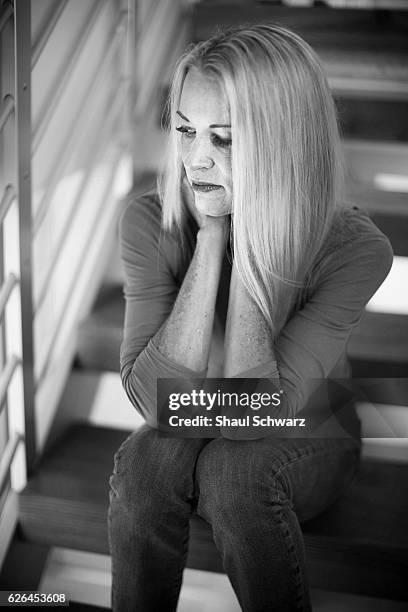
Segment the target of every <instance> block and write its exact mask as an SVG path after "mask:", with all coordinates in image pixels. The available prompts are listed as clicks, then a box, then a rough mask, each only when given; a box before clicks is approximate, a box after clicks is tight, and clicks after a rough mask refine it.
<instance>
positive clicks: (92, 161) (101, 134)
mask: <svg viewBox="0 0 408 612" xmlns="http://www.w3.org/2000/svg"><path fill="white" fill-rule="evenodd" d="M120 99H121V98H120V95H118V91H116V92H115V95H114V96H113V100H112V101H111V102H112V103H111V104H109V105H108V108H109V111H108V115H107V116H105V121H104V125H103V128H102V129H101V130H98V134H97V137H96V139H95V140H94V141H93V143H92V145H91V147H89V149H88V151H87V159H86V163H85V172H84V176H83V178H82V180H81V184H80V186H79V189H78V191H77V193H76V195H75V201H74V204H73V205H72V208H71V210H70V214H69V216H68V220H67V223H66V225H65V226H64V227H63V230H62V232H61V234H62V235H61V236H60V238H59V240H57V241H56V243H57V247H56V249H55V250H54V252H53V253H52V255H51V256H50V258H49V261H50V265H49V266H48V269H47V272H46V273H45V278H44V281H43V284H42V287H41V289H40V294H39V296H38V299H37V300H36V303H35V306H34V316H35V314H36V313H37V312H38V311H39V309H40V308H41V304H42V303H43V301H44V299H45V297H46V295H47V291H48V288H49V283H50V281H51V277H52V275H53V272H54V268H55V264H56V263H57V261H58V259H59V257H60V255H61V253H62V252H63V247H64V244H65V241H66V239H67V237H68V235H69V229H70V227H71V225H72V223H73V222H74V219H75V215H76V212H77V210H78V207H79V204H80V203H81V199H82V195H83V193H84V191H85V188H86V186H87V184H88V180H89V178H90V174H91V172H92V170H93V168H94V167H95V166H96V163H97V161H98V160H97V152H98V150H99V149H100V146H101V143H102V142H103V141H104V139H105V138H106V135H107V134H108V133H109V131H110V129H111V127H112V125H111V124H112V122H113V120H114V119H115V117H116V116H117V108H116V107H117V105H118V102H119V101H120Z"/></svg>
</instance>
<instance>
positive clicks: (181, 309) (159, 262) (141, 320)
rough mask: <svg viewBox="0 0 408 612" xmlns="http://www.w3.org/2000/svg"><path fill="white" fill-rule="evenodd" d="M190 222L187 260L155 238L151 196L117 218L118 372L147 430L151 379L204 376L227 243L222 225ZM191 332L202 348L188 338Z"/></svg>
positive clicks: (152, 417) (152, 404)
mask: <svg viewBox="0 0 408 612" xmlns="http://www.w3.org/2000/svg"><path fill="white" fill-rule="evenodd" d="M197 222H198V223H199V224H200V226H201V227H200V229H199V232H198V234H199V236H197V244H196V248H195V252H194V255H193V258H192V260H191V262H189V263H187V262H185V259H184V256H182V254H181V250H180V248H179V245H178V244H177V243H176V241H175V240H174V239H173V237H171V236H170V235H167V234H161V227H160V226H161V207H160V204H159V202H158V199H157V197H154V196H153V197H152V196H145V197H144V198H141V199H140V200H138V201H136V202H133V203H132V204H130V206H128V207H127V209H126V211H125V213H124V214H123V216H122V218H121V223H120V234H121V257H122V262H123V265H124V272H125V286H124V294H125V299H126V309H125V322H124V334H123V342H122V345H121V352H120V373H121V379H122V384H123V387H124V389H125V391H126V393H127V395H128V397H129V399H130V401H131V402H132V404H133V405H134V407H135V408H136V410H137V411H138V412H139V413H140V414H141V415H142V416H143V417H144V419H145V420H146V422H147V423H148V424H149V425H150V426H152V427H156V426H157V406H156V384H157V379H158V378H179V377H185V378H202V377H204V376H205V375H206V367H207V363H206V360H207V359H208V354H207V353H208V347H209V343H210V339H211V331H212V321H213V316H214V307H215V296H216V293H217V287H218V279H219V271H218V268H219V267H220V266H221V261H222V254H223V248H224V247H223V246H221V245H223V244H225V241H226V239H227V236H226V235H228V230H229V220H228V219H227V218H225V219H216V220H214V223H212V221H211V220H210V221H209V222H208V225H207V223H201V220H200V219H197ZM210 226H211V227H210ZM221 227H223V230H224V232H225V233H226V235H224V233H223V232H221V231H220V228H221ZM207 256H208V257H207ZM186 265H188V269H187V272H185V273H184V272H183V270H185V269H186ZM200 317H201V319H200ZM198 328H200V329H201V331H202V343H201V346H198V343H196V339H195V334H196V333H197V331H196V330H197V329H198ZM208 329H210V332H209V333H207V334H206V337H205V333H204V330H208ZM207 344H208V346H207ZM195 366H197V367H195Z"/></svg>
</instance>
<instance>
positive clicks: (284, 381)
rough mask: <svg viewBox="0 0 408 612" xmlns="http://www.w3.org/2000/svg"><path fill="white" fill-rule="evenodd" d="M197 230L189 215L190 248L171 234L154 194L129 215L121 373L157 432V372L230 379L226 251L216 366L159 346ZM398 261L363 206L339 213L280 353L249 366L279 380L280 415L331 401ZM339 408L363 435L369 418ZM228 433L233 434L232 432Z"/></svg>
mask: <svg viewBox="0 0 408 612" xmlns="http://www.w3.org/2000/svg"><path fill="white" fill-rule="evenodd" d="M196 232H197V225H196V223H195V220H194V219H193V217H192V216H191V215H189V217H188V221H187V223H186V226H185V238H186V245H187V247H186V248H184V249H183V248H182V246H181V244H180V240H179V238H178V237H177V235H176V233H174V234H173V233H171V232H166V231H164V230H163V229H162V227H161V204H160V201H159V198H158V196H157V194H156V193H155V192H150V193H148V194H146V195H144V196H142V197H140V198H138V199H135V200H134V201H132V202H131V203H130V204H129V205H128V207H127V208H126V210H125V211H124V213H123V215H122V217H121V222H120V236H121V258H122V261H123V266H124V272H125V286H124V295H125V300H126V310H125V323H124V337H123V342H122V346H121V352H120V372H121V378H122V383H123V386H124V388H125V390H126V393H127V395H128V397H129V398H130V400H131V402H132V404H133V405H134V407H135V408H136V410H137V411H138V412H139V413H140V414H141V415H142V416H143V417H144V419H145V421H146V423H147V424H148V425H150V426H151V427H155V428H156V427H157V413H156V383H157V379H158V378H179V377H186V378H189V379H191V378H196V379H202V378H205V377H211V376H222V374H221V373H220V371H219V365H220V361H221V360H222V357H220V355H221V348H222V333H223V329H224V328H225V321H226V312H227V306H228V288H229V279H230V274H231V264H230V262H229V258H227V257H224V261H223V266H222V273H221V279H220V286H219V287H220V288H219V292H218V296H217V302H216V314H215V325H214V330H215V331H214V335H213V344H212V349H211V354H210V361H209V366H208V368H207V369H206V370H205V371H200V372H198V371H192V370H190V369H189V368H186V367H184V366H182V365H180V364H178V363H175V362H174V361H172V360H171V359H169V358H167V357H166V356H164V355H163V354H162V353H161V352H160V350H159V349H158V347H157V346H156V345H155V342H154V336H155V334H156V332H157V331H158V330H159V328H160V327H161V325H162V324H163V323H164V322H165V321H166V319H167V317H168V316H169V315H170V313H171V311H172V308H173V305H174V302H175V300H176V297H177V293H178V291H179V288H180V287H181V284H182V282H183V279H184V276H185V274H186V272H187V269H188V266H189V264H190V261H191V259H192V256H193V252H194V246H195V240H196V238H195V236H196ZM391 264H392V249H391V246H390V243H389V241H388V239H387V238H386V237H385V236H384V234H382V233H381V232H380V230H379V229H378V228H377V227H376V226H375V225H374V224H373V222H372V221H371V220H370V218H369V216H368V215H367V213H365V212H364V211H362V210H360V209H359V208H357V207H355V206H353V207H351V206H350V207H345V208H342V209H340V211H339V212H338V213H337V214H336V215H335V217H334V220H333V223H332V226H331V229H330V231H329V233H328V235H327V238H326V240H325V242H324V244H323V247H322V248H321V249H320V252H319V254H318V256H317V257H316V259H315V261H314V263H313V265H312V266H311V269H310V272H309V274H308V276H307V279H306V283H305V287H304V288H302V289H301V290H299V291H300V293H299V296H298V297H299V299H298V300H297V301H296V309H295V310H294V312H292V314H291V316H290V318H289V319H288V321H287V323H286V325H285V326H284V327H283V329H282V330H281V332H280V334H279V336H278V338H277V339H276V341H275V344H274V350H275V357H276V359H275V360H273V361H269V362H267V363H265V364H262V365H261V366H257V367H255V368H253V369H251V370H249V371H247V372H241V373H240V374H239V377H240V378H248V377H254V378H273V379H278V381H279V388H280V389H281V390H282V392H283V397H284V399H285V401H284V406H285V408H284V411H285V414H284V415H280V416H285V417H288V416H289V417H291V416H292V417H293V416H294V415H296V414H298V413H299V412H300V411H301V410H304V409H305V410H306V412H305V413H303V414H308V412H307V409H308V408H309V409H311V410H312V411H315V413H316V414H317V413H318V412H319V406H320V408H321V407H322V406H323V404H325V403H326V404H327V402H328V401H331V400H330V398H328V391H327V388H326V389H325V390H323V391H322V389H323V386H322V381H326V380H330V379H331V380H344V379H348V378H349V377H350V374H351V373H350V366H349V364H348V361H347V357H346V347H347V340H348V338H349V336H350V333H351V331H352V330H353V328H354V327H355V326H356V325H357V324H358V322H359V320H360V318H361V315H362V313H363V311H364V307H365V305H366V304H367V302H368V301H369V299H370V298H371V296H372V295H373V294H374V293H375V291H376V290H377V288H378V287H379V286H380V284H381V283H382V282H383V280H384V279H385V277H386V276H387V274H388V272H389V270H390V267H391ZM217 360H218V363H217ZM325 408H327V406H326V407H325ZM333 410H334V411H336V412H337V415H336V419H335V421H336V423H338V422H339V421H340V422H341V423H342V427H343V428H345V429H346V431H348V432H349V433H350V434H351V435H353V436H354V437H358V435H359V431H360V429H359V425H360V424H359V421H358V419H357V418H356V416H355V413H354V415H353V414H352V412H353V411H351V410H350V409H349V408H347V412H346V414H345V415H343V416H342V417H341V413H340V412H339V410H338V406H337V407H334V408H333ZM339 415H340V417H339ZM324 420H325V419H324ZM336 427H337V425H335V426H334V427H333V428H332V429H330V425H329V428H328V429H324V428H323V434H322V435H326V434H327V432H328V433H329V434H330V432H332V433H333V435H336V433H335V432H336ZM223 435H225V437H233V436H231V435H230V433H228V431H227V430H226V431H225V432H224V433H223Z"/></svg>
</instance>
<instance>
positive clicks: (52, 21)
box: [31, 0, 68, 69]
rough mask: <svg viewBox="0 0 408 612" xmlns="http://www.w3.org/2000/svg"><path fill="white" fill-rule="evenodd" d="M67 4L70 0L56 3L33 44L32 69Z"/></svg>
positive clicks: (61, 0)
mask: <svg viewBox="0 0 408 612" xmlns="http://www.w3.org/2000/svg"><path fill="white" fill-rule="evenodd" d="M67 4H68V0H60V1H59V2H57V3H56V5H55V8H54V10H53V11H52V13H51V16H50V17H49V19H48V21H47V23H46V24H45V26H44V28H43V30H42V32H41V33H40V35H39V36H38V39H37V40H36V41H35V43H34V45H33V50H32V53H31V69H33V68H34V66H35V65H36V63H37V61H38V59H39V57H40V55H41V53H42V51H43V49H44V47H45V45H46V44H47V41H48V39H49V37H50V36H51V33H52V31H53V29H54V28H55V26H56V24H57V22H58V19H59V18H60V16H61V14H62V12H63V10H64V8H65V6H66V5H67Z"/></svg>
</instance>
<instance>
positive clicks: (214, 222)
mask: <svg viewBox="0 0 408 612" xmlns="http://www.w3.org/2000/svg"><path fill="white" fill-rule="evenodd" d="M229 232H230V220H229V216H228V215H225V216H223V217H209V216H208V217H206V220H205V223H204V224H203V225H202V226H201V227H200V228H199V230H198V232H197V240H198V241H200V242H204V243H205V242H210V243H211V245H212V247H213V248H217V246H218V247H222V249H224V248H225V246H226V244H227V241H228V238H229Z"/></svg>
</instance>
